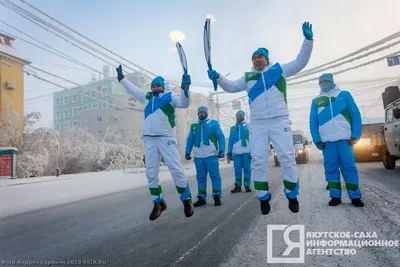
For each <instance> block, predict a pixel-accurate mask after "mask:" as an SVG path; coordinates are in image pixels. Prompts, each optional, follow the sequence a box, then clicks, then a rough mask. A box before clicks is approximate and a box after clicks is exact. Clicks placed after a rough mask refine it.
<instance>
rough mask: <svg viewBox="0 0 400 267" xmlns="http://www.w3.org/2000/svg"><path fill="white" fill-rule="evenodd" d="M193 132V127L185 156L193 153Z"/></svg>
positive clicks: (188, 138)
mask: <svg viewBox="0 0 400 267" xmlns="http://www.w3.org/2000/svg"><path fill="white" fill-rule="evenodd" d="M193 136H194V135H193V131H192V127H190V131H189V135H188V137H187V139H186V149H185V154H190V153H191V152H192V148H193Z"/></svg>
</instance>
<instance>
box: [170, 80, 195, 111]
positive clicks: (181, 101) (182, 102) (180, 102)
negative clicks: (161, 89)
mask: <svg viewBox="0 0 400 267" xmlns="http://www.w3.org/2000/svg"><path fill="white" fill-rule="evenodd" d="M191 83H192V82H191V78H190V75H188V74H184V75H183V76H182V84H181V88H182V90H183V92H182V94H181V95H176V94H174V93H173V94H172V103H173V105H174V107H176V108H187V107H188V106H189V104H190V99H189V97H190V96H189V87H190V84H191Z"/></svg>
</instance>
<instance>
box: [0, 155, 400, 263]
mask: <svg viewBox="0 0 400 267" xmlns="http://www.w3.org/2000/svg"><path fill="white" fill-rule="evenodd" d="M230 166H231V165H228V166H224V169H223V170H222V171H221V174H222V176H223V200H222V201H223V205H222V206H220V207H214V206H213V205H212V199H211V198H209V201H208V205H207V206H205V207H200V208H197V209H196V210H195V215H194V216H193V217H191V218H185V217H184V216H183V208H182V204H181V202H180V201H179V198H178V196H177V193H176V189H175V188H174V185H173V183H172V182H171V181H170V180H169V179H167V178H164V182H163V191H164V193H165V199H166V201H167V205H168V208H167V210H166V211H165V212H164V213H163V214H162V216H161V217H160V218H159V219H157V220H156V221H154V222H150V221H149V220H148V214H149V213H150V211H151V208H152V204H151V202H150V197H149V193H148V189H147V188H146V187H137V186H139V185H138V184H136V186H135V185H133V184H130V185H129V186H126V185H124V186H122V185H123V184H124V183H123V182H122V180H121V181H120V182H118V183H117V184H120V187H119V188H118V187H114V188H112V190H111V189H110V191H109V192H108V191H107V190H104V188H107V183H106V182H104V184H101V186H99V188H101V187H103V189H102V190H100V189H98V190H97V191H96V192H97V193H96V194H94V193H93V196H92V197H90V198H89V197H87V196H86V198H85V199H83V198H82V196H83V195H82V193H79V194H78V193H77V195H75V197H77V199H76V200H79V201H75V202H72V203H68V202H71V201H72V200H73V199H72V198H73V196H71V195H70V197H69V198H65V199H64V200H63V201H61V202H60V201H59V202H57V203H56V204H58V205H57V206H53V207H51V206H52V205H51V204H50V205H49V204H47V205H44V204H43V203H44V202H43V199H50V200H51V201H54V200H56V199H58V197H57V194H54V193H52V192H47V191H46V190H45V189H46V188H47V186H48V185H49V184H53V186H54V187H57V188H63V187H66V188H68V186H71V185H72V184H75V185H79V186H80V187H85V186H89V187H90V186H93V184H92V185H89V184H86V183H89V182H84V181H83V180H82V181H80V182H78V181H77V180H76V181H73V179H70V180H65V182H64V183H65V184H62V183H63V182H62V181H59V182H54V183H53V182H49V183H43V182H42V183H36V184H25V185H13V186H10V185H4V184H3V186H2V185H1V184H0V193H1V196H0V198H1V201H2V205H3V204H4V203H5V202H4V201H5V197H4V194H3V193H4V192H7V190H14V191H11V192H12V193H13V194H11V193H9V195H8V197H14V198H13V199H14V200H15V199H17V198H23V197H24V196H21V195H18V190H17V189H18V188H19V190H20V191H19V192H24V193H26V196H29V198H25V199H26V202H25V203H27V204H26V205H27V206H29V209H28V210H31V211H30V212H25V213H20V214H16V215H12V216H5V217H3V218H2V219H1V220H0V240H2V242H1V243H0V261H1V260H8V261H18V260H31V261H34V260H38V261H41V260H44V261H49V260H66V261H67V260H69V259H73V260H76V262H75V263H76V264H75V266H82V265H83V260H106V261H107V262H108V266H268V260H269V259H267V252H268V249H267V247H268V242H267V239H268V234H267V228H268V226H270V225H273V224H285V225H304V227H305V232H308V233H309V232H318V231H321V232H331V231H332V232H341V233H344V232H349V233H350V234H352V235H354V234H355V233H356V232H368V233H369V234H367V235H370V236H366V238H364V239H357V238H355V239H356V241H357V240H358V241H363V240H371V238H372V239H373V240H399V239H400V206H399V203H400V195H399V191H400V169H396V170H391V171H389V170H385V169H384V168H383V166H382V164H381V163H365V164H364V163H363V164H358V168H359V172H360V180H361V190H362V194H363V197H364V202H365V207H363V208H356V207H353V206H352V205H351V204H350V200H349V199H348V197H347V193H346V192H345V191H343V199H342V201H343V202H344V203H343V204H341V205H339V206H337V207H329V206H328V201H329V193H328V191H327V190H325V186H326V183H325V180H324V179H323V171H324V170H323V165H322V162H321V160H320V159H317V160H314V161H313V162H311V163H309V164H305V165H299V169H300V177H301V191H300V196H299V201H300V212H299V213H297V214H293V213H291V212H290V211H289V209H288V207H287V200H286V198H285V197H284V195H283V184H282V177H281V174H280V170H279V168H278V167H274V166H273V164H272V162H271V161H270V162H269V166H270V178H271V182H270V187H271V189H270V190H271V193H272V201H271V207H272V209H271V212H270V214H268V215H267V216H262V215H261V213H260V208H259V203H258V201H257V200H256V198H255V194H254V192H253V193H239V194H235V195H232V194H230V193H229V191H230V189H231V188H232V182H233V171H232V169H231V167H230ZM225 167H228V168H225ZM191 172H192V173H191ZM187 174H188V175H190V174H191V175H193V174H194V172H193V170H190V169H188V170H187ZM98 175H99V177H100V175H101V174H98ZM137 175H138V177H139V174H137ZM163 175H164V174H163ZM165 175H166V174H165ZM84 179H92V178H88V177H86V178H84ZM102 179H104V180H107V179H106V177H104V178H102ZM118 179H124V178H117V181H118ZM32 181H33V180H32ZM189 182H190V186H191V188H192V192H193V195H194V194H195V189H196V182H195V178H194V177H193V176H191V177H190V181H189ZM14 183H15V182H14ZM69 183H70V184H69ZM56 184H59V185H56ZM142 185H143V186H145V184H142ZM32 186H36V187H35V188H36V189H37V188H38V187H43V189H42V190H41V191H40V193H41V194H43V195H42V196H37V198H38V199H40V201H36V200H34V199H35V198H33V199H32V197H34V194H33V192H31V191H30V190H31V189H32ZM23 188H24V189H23ZM209 188H210V186H209ZM53 189H54V188H53ZM210 189H211V188H210ZM47 190H49V189H48V188H47ZM79 190H80V189H79ZM28 192H31V193H30V194H28ZM57 192H58V194H61V195H62V192H63V190H62V189H58V191H57ZM100 192H102V193H100ZM105 193H107V194H106V195H105ZM30 202H32V203H34V204H32V203H30ZM63 203H64V204H63ZM35 205H39V207H41V208H42V209H40V210H38V209H35V208H34V206H35ZM14 206H15V207H17V208H19V212H22V211H23V209H21V205H20V204H18V205H14ZM45 207H46V208H45ZM1 208H2V211H3V214H5V212H4V210H6V209H4V206H1ZM8 210H9V209H8ZM7 212H8V214H10V212H9V211H7ZM19 212H17V213H19ZM289 237H290V240H292V241H293V242H295V241H297V239H298V236H297V234H296V233H295V232H292V234H290V235H289ZM368 237H369V238H368ZM324 239H325V238H324ZM350 239H351V240H353V239H354V238H353V237H352V238H350ZM325 240H347V241H348V239H338V238H336V239H335V238H326V239H325ZM306 241H310V240H309V238H306ZM271 244H272V246H273V249H272V254H273V256H276V257H277V256H279V255H282V253H283V252H284V251H285V249H286V247H287V246H286V245H285V243H284V242H283V237H282V232H280V235H279V233H275V234H274V235H273V238H272V243H271ZM320 244H322V243H320ZM328 248H329V247H321V246H317V245H316V244H314V245H313V246H309V244H306V245H305V251H304V252H305V254H309V250H310V249H311V251H312V250H313V249H314V252H313V253H314V254H316V253H318V250H317V249H328ZM337 248H339V247H337ZM340 248H343V247H340ZM352 248H354V249H355V250H356V253H355V255H348V256H346V255H305V263H304V264H301V263H299V264H286V265H285V264H279V263H278V264H274V265H273V266H360V267H364V266H385V267H386V266H400V248H399V247H362V248H359V247H348V248H347V249H352ZM320 252H321V251H319V253H320ZM293 256H299V249H296V248H295V249H294V250H293V251H292V254H290V255H289V256H288V257H291V258H293ZM79 261H80V263H81V264H78V263H79ZM0 264H2V263H1V262H0ZM31 266H41V265H40V264H37V265H35V264H32V265H31Z"/></svg>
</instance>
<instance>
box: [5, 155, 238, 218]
mask: <svg viewBox="0 0 400 267" xmlns="http://www.w3.org/2000/svg"><path fill="white" fill-rule="evenodd" d="M220 168H221V169H225V168H232V164H226V163H225V162H221V165H220ZM184 169H185V174H186V176H187V177H191V176H194V175H195V174H196V170H195V167H194V164H193V163H189V164H186V165H185V166H184ZM144 172H145V169H144V168H137V169H128V170H126V171H125V172H124V171H122V170H120V171H107V172H106V171H104V172H94V173H81V174H70V175H62V176H59V177H58V178H57V177H55V176H47V177H40V178H25V179H2V180H0V203H1V204H0V218H1V217H5V216H9V215H13V214H18V213H21V212H26V211H31V210H37V209H41V208H46V207H51V206H55V205H59V204H64V203H69V202H73V201H77V200H82V199H87V198H92V197H96V196H101V195H106V194H109V193H115V192H120V191H123V190H129V189H132V188H137V187H142V186H143V187H146V186H147V179H146V176H145V173H144ZM171 180H172V177H171V174H170V172H169V171H168V168H167V167H165V166H162V167H161V168H160V182H161V183H165V182H168V181H171ZM146 190H147V189H146Z"/></svg>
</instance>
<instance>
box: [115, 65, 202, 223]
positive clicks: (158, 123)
mask: <svg viewBox="0 0 400 267" xmlns="http://www.w3.org/2000/svg"><path fill="white" fill-rule="evenodd" d="M117 73H118V81H119V82H120V83H121V84H122V85H123V86H124V87H125V88H126V89H127V90H128V92H130V93H131V94H132V95H133V96H134V97H135V98H136V99H137V100H139V101H140V102H141V103H144V123H143V139H144V147H145V158H146V177H147V181H148V185H149V189H150V194H151V196H152V199H153V202H154V207H153V210H152V212H151V213H150V216H149V219H150V220H151V221H153V220H155V219H157V218H158V217H159V216H160V215H161V213H162V212H163V211H164V210H165V209H166V208H167V205H166V203H165V201H164V198H163V194H162V189H161V185H160V180H159V176H158V175H159V170H160V159H161V157H162V158H163V159H164V161H165V164H166V165H167V166H168V168H169V170H170V172H171V175H172V179H173V180H174V183H175V186H176V189H177V191H178V193H179V195H180V199H181V201H182V202H183V207H184V214H185V216H186V217H190V216H192V215H193V213H194V208H193V204H192V200H191V198H192V197H191V193H190V188H189V184H188V182H187V179H186V177H185V173H184V171H183V167H182V163H181V160H180V158H181V157H180V154H179V150H178V142H177V138H176V128H175V108H187V107H188V106H189V104H190V100H189V94H188V96H187V97H186V96H185V95H184V94H182V95H181V96H180V95H177V94H175V93H174V92H168V88H165V83H164V79H163V78H162V77H161V76H157V77H156V78H154V80H153V81H152V82H151V91H150V92H148V93H147V94H146V93H145V92H143V91H142V90H141V89H140V88H138V87H137V86H135V85H134V84H132V83H131V82H130V81H129V80H128V79H127V78H125V77H124V75H123V72H122V66H121V65H119V67H118V68H117ZM190 84H191V80H190V76H189V75H183V77H182V86H181V87H182V88H184V87H185V86H188V87H189V85H190Z"/></svg>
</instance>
